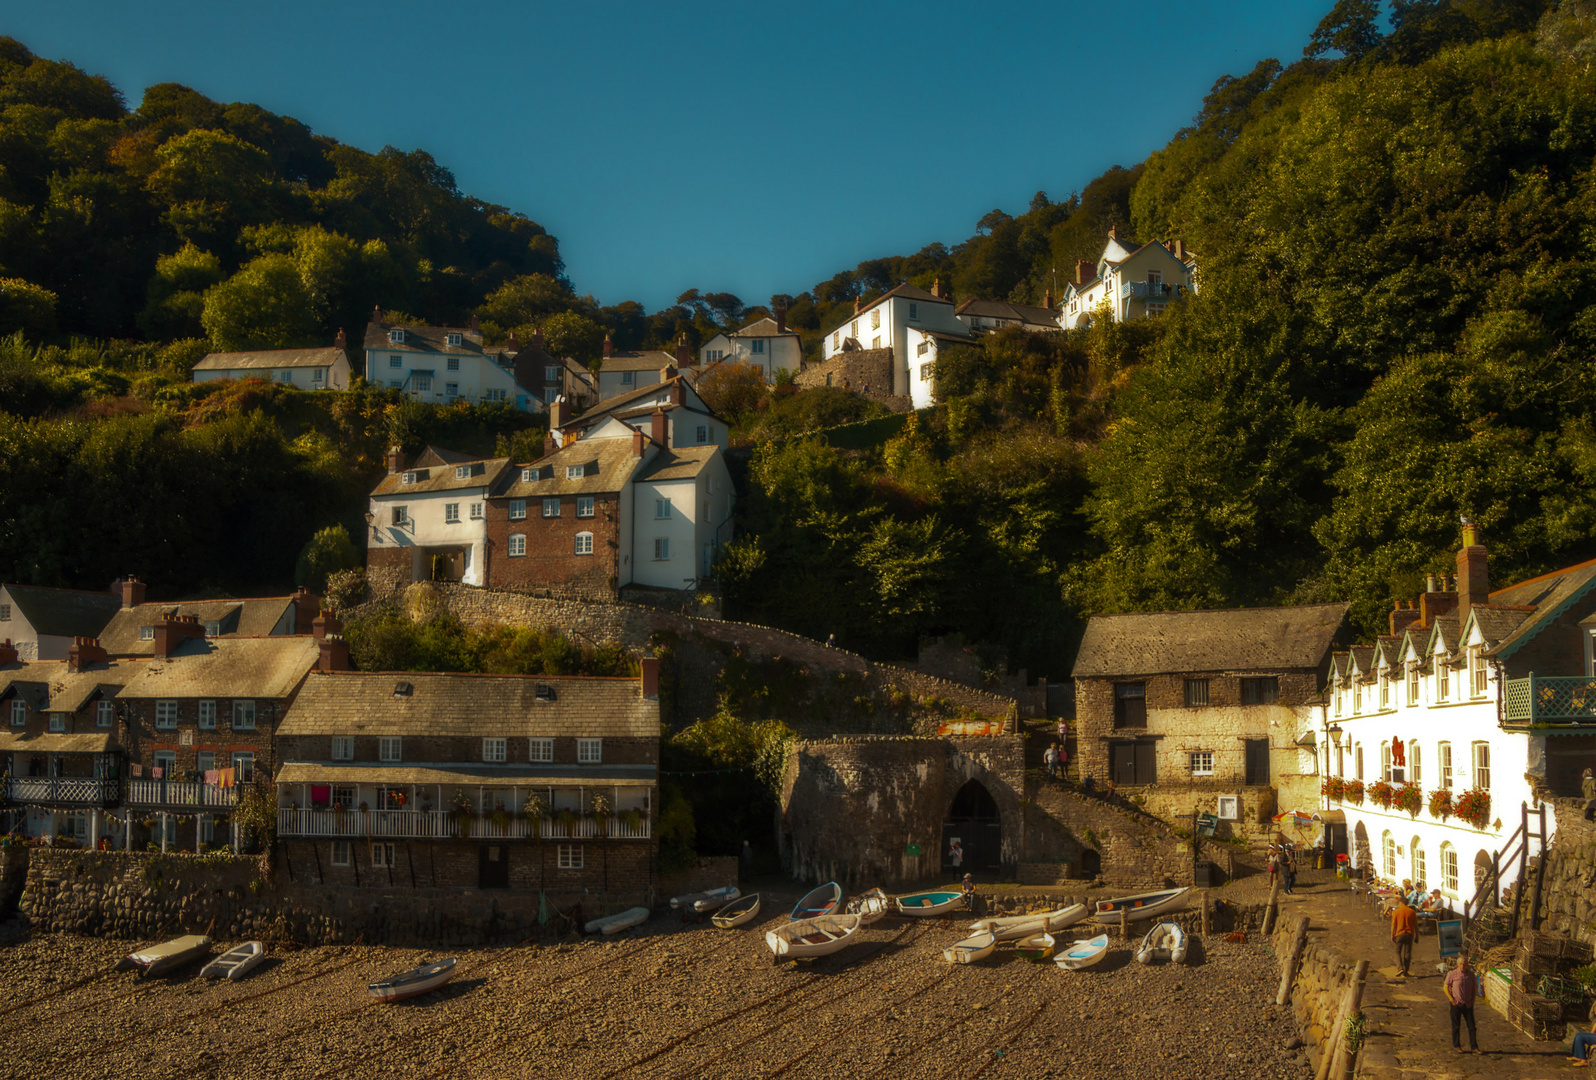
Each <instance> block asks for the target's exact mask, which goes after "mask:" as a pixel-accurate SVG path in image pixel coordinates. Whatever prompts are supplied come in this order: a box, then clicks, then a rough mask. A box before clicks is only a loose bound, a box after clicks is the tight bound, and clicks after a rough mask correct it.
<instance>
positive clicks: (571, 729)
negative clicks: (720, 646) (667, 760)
mask: <svg viewBox="0 0 1596 1080" xmlns="http://www.w3.org/2000/svg"><path fill="white" fill-rule="evenodd" d="M401 684H403V685H405V686H408V687H409V688H410V689H409V692H408V693H396V692H395V691H396V690H398V689H400V688H401ZM540 686H546V687H550V688H552V690H553V691H554V699H553V700H552V701H546V700H539V699H538V688H539V687H540ZM357 731H358V732H360V733H361V734H364V735H389V736H393V735H398V736H401V737H403V736H407V735H408V736H422V735H440V736H451V735H452V736H460V737H481V736H489V735H491V736H505V737H515V736H527V735H541V736H551V735H565V736H586V737H590V738H603V737H605V736H609V737H612V738H622V737H642V738H658V737H659V701H658V700H657V699H649V698H645V697H643V690H642V683H641V681H640V680H638V679H630V678H623V679H598V678H578V677H574V676H567V677H559V676H548V675H537V676H530V675H464V674H443V673H437V672H391V671H388V672H384V671H375V672H365V671H345V672H331V673H322V672H317V673H316V674H314V675H312V676H311V677H310V678H309V679H306V680H305V685H304V688H303V689H301V690H300V692H299V697H298V698H296V699H295V701H294V704H293V706H292V707H291V708H290V709H289V710H288V711H287V713H286V714H285V715H284V716H283V720H282V723H281V724H279V725H278V728H277V734H278V736H279V737H280V738H281V737H286V736H293V735H349V734H353V733H355V732H357Z"/></svg>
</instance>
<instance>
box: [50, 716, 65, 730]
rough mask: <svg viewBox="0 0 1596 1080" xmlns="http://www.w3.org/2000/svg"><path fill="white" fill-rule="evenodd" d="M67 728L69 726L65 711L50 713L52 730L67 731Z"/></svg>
mask: <svg viewBox="0 0 1596 1080" xmlns="http://www.w3.org/2000/svg"><path fill="white" fill-rule="evenodd" d="M66 728H67V714H66V713H64V712H53V713H51V714H50V730H51V731H66Z"/></svg>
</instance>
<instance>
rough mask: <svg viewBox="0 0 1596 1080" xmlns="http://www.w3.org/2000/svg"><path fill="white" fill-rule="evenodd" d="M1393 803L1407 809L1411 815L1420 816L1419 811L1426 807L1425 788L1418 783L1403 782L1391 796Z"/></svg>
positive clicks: (1399, 807) (1398, 807)
mask: <svg viewBox="0 0 1596 1080" xmlns="http://www.w3.org/2000/svg"><path fill="white" fill-rule="evenodd" d="M1391 805H1392V806H1394V807H1396V808H1397V809H1398V810H1406V811H1407V812H1408V815H1409V816H1410V817H1418V816H1419V811H1420V810H1422V809H1424V790H1423V789H1422V788H1420V787H1419V785H1417V784H1403V785H1402V786H1401V787H1399V788H1397V791H1396V794H1395V795H1393V796H1392V797H1391Z"/></svg>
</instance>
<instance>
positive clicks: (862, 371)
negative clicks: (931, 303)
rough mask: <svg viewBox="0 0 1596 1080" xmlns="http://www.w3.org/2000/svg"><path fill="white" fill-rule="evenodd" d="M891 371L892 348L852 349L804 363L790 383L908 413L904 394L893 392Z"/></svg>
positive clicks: (908, 406)
mask: <svg viewBox="0 0 1596 1080" xmlns="http://www.w3.org/2000/svg"><path fill="white" fill-rule="evenodd" d="M892 372H893V357H892V350H891V349H855V350H853V351H851V352H842V353H838V354H836V355H835V356H833V357H832V358H831V359H830V360H819V361H816V362H814V363H812V364H804V365H803V366H802V367H801V368H800V369H799V371H798V374H797V376H796V377H795V378H794V379H793V381H794V382H795V383H796V384H797V385H798V386H799V387H801V388H802V389H805V390H809V389H812V388H814V387H817V386H831V387H836V388H837V389H840V390H851V391H853V392H854V393H856V394H858V395H859V396H860V397H865V398H869V399H870V400H871V401H878V402H880V403H881V404H883V405H885V406H886V407H887V408H889V409H891V410H892V411H893V412H907V411H908V410H909V409H910V408H912V407H913V406H912V405H911V404H910V402H909V398H908V396H907V395H904V394H894V393H893V392H892Z"/></svg>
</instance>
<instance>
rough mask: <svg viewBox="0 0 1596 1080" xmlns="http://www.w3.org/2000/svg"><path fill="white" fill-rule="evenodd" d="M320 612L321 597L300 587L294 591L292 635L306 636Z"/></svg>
mask: <svg viewBox="0 0 1596 1080" xmlns="http://www.w3.org/2000/svg"><path fill="white" fill-rule="evenodd" d="M320 612H321V597H319V596H317V595H316V594H315V593H313V592H311V591H310V590H309V589H307V588H305V587H304V586H303V585H301V586H300V587H299V588H297V589H295V590H294V633H296V634H308V633H310V631H311V628H312V627H313V626H315V624H316V616H317V615H318V614H320Z"/></svg>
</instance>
